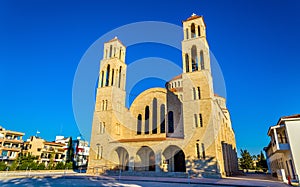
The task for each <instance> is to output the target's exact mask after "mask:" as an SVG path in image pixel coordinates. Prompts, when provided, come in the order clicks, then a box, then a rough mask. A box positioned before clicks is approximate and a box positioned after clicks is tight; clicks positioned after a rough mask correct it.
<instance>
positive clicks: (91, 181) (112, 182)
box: [0, 172, 288, 187]
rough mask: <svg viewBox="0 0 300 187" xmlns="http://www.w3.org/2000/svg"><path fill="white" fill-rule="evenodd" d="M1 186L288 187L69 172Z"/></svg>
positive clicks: (22, 177) (12, 178)
mask: <svg viewBox="0 0 300 187" xmlns="http://www.w3.org/2000/svg"><path fill="white" fill-rule="evenodd" d="M0 186H1V187H10V186H26V187H35V186H36V187H37V186H49V187H52V186H89V187H92V186H120V187H122V186H123V187H140V186H143V187H144V186H145V187H147V186H151V187H160V186H172V187H177V186H178V187H179V186H183V187H185V186H187V187H194V186H203V187H210V186H235V187H236V186H258V187H259V186H266V187H267V186H270V187H284V186H288V185H286V184H284V183H282V182H280V181H276V180H274V179H272V178H270V177H268V176H265V175H246V176H240V177H230V178H224V179H208V178H191V179H188V178H172V177H136V176H111V177H105V176H91V175H86V174H80V173H72V172H56V173H54V172H51V173H50V172H42V173H41V172H31V173H29V172H20V173H1V174H0Z"/></svg>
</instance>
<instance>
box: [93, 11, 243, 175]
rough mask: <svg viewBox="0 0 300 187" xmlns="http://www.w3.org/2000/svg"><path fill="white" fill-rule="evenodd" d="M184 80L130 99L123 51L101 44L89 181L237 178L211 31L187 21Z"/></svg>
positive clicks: (195, 19) (196, 20)
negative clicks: (129, 174)
mask: <svg viewBox="0 0 300 187" xmlns="http://www.w3.org/2000/svg"><path fill="white" fill-rule="evenodd" d="M183 33H184V39H183V41H182V64H183V65H182V67H183V70H182V71H183V72H182V74H180V75H178V76H176V77H174V78H173V79H172V80H170V81H169V82H167V83H166V87H165V88H151V89H148V90H146V91H144V92H142V93H141V94H140V95H138V96H137V97H136V98H135V100H134V101H133V103H132V104H131V106H130V108H127V107H126V106H125V99H126V90H125V85H126V64H125V54H126V47H125V46H124V45H123V44H122V42H121V41H120V40H119V39H117V38H114V39H112V40H111V41H109V42H106V43H105V44H104V56H103V59H102V60H101V65H100V71H99V83H98V88H97V96H96V104H95V110H94V117H93V124H92V133H91V149H90V159H89V164H88V173H99V172H103V171H104V170H110V169H118V170H123V171H136V172H139V171H144V172H148V171H149V172H151V171H152V172H189V173H191V174H193V175H196V176H217V177H222V176H226V175H227V176H228V175H231V174H233V173H234V172H236V171H237V156H236V143H235V135H234V131H233V129H232V127H231V120H230V114H229V111H228V109H227V107H226V103H225V102H226V101H225V98H222V97H220V96H218V95H216V94H215V93H214V91H213V80H212V75H211V67H210V56H209V46H208V43H207V40H206V25H205V23H204V20H203V17H202V16H197V15H194V14H193V15H192V16H191V17H189V18H188V19H187V20H185V21H183Z"/></svg>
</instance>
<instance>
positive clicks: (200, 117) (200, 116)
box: [199, 114, 203, 127]
mask: <svg viewBox="0 0 300 187" xmlns="http://www.w3.org/2000/svg"><path fill="white" fill-rule="evenodd" d="M199 121H200V127H203V119H202V114H199Z"/></svg>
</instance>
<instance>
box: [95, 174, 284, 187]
mask: <svg viewBox="0 0 300 187" xmlns="http://www.w3.org/2000/svg"><path fill="white" fill-rule="evenodd" d="M101 177H102V176H101ZM105 178H106V179H109V178H114V179H115V180H119V181H148V182H165V183H182V184H203V185H217V186H256V187H269V186H270V187H288V186H289V185H287V184H285V183H283V182H280V181H274V180H264V179H255V178H246V177H244V176H243V177H227V178H223V179H210V178H191V179H188V178H172V177H136V176H110V177H105Z"/></svg>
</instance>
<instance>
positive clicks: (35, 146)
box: [22, 136, 66, 166]
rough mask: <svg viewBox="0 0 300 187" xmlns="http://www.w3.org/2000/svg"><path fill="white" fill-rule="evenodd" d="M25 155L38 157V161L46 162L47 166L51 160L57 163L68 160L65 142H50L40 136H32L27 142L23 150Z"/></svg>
mask: <svg viewBox="0 0 300 187" xmlns="http://www.w3.org/2000/svg"><path fill="white" fill-rule="evenodd" d="M22 153H23V154H24V155H32V156H35V157H37V159H36V161H37V163H44V164H45V165H46V166H48V165H49V163H50V162H52V163H53V164H57V163H58V162H65V161H66V150H65V144H64V143H61V142H48V141H46V140H44V139H42V138H40V137H37V136H31V137H30V138H29V139H28V140H27V141H26V142H25V143H24V147H23V150H22Z"/></svg>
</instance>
